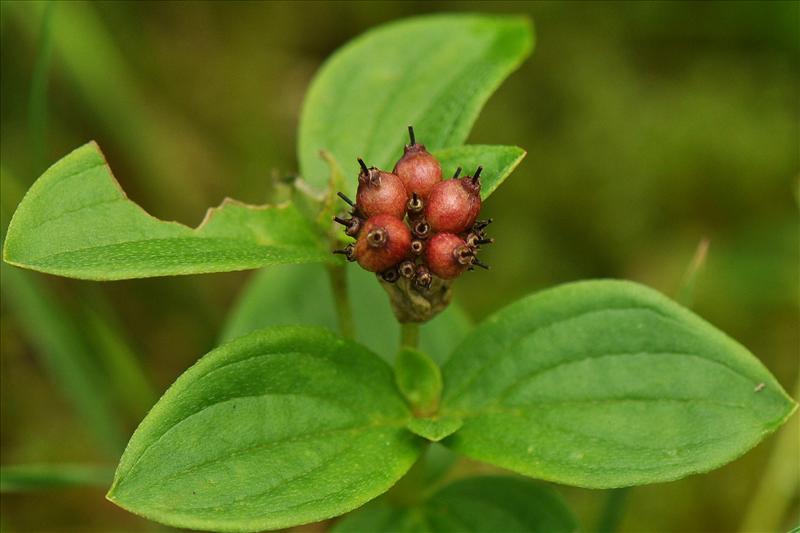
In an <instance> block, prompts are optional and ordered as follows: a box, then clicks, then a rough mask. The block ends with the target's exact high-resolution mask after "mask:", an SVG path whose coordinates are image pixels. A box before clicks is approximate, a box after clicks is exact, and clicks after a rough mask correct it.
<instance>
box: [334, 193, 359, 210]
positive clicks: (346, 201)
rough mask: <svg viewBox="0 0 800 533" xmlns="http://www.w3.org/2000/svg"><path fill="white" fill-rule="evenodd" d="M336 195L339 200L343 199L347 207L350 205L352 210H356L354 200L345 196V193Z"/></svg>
mask: <svg viewBox="0 0 800 533" xmlns="http://www.w3.org/2000/svg"><path fill="white" fill-rule="evenodd" d="M336 194H337V195H338V196H339V198H341V199H342V200H344V202H345V203H346V204H347V205H349V206H350V207H352V208H355V207H356V204H355V203H354V202H353V200H351V199H350V198H348V197H347V195H345V194H344V193H343V192H337V193H336Z"/></svg>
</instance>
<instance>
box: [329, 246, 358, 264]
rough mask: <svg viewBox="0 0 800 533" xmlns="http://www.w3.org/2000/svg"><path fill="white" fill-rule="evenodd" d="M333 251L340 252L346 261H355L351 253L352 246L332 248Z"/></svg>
mask: <svg viewBox="0 0 800 533" xmlns="http://www.w3.org/2000/svg"><path fill="white" fill-rule="evenodd" d="M333 253H335V254H341V255H343V256H345V257H346V258H347V260H348V261H355V260H356V258H355V257H354V255H353V246H352V245H347V246H346V247H344V248H342V249H341V250H334V251H333Z"/></svg>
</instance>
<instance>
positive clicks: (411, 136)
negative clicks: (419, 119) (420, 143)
mask: <svg viewBox="0 0 800 533" xmlns="http://www.w3.org/2000/svg"><path fill="white" fill-rule="evenodd" d="M408 140H410V141H411V144H410V145H409V146H414V145H415V144H417V139H416V138H415V137H414V126H409V127H408Z"/></svg>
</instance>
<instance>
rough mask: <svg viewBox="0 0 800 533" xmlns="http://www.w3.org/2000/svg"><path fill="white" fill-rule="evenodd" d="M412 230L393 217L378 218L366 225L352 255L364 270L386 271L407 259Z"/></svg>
mask: <svg viewBox="0 0 800 533" xmlns="http://www.w3.org/2000/svg"><path fill="white" fill-rule="evenodd" d="M410 249H411V231H410V230H409V229H408V226H406V225H405V224H404V223H403V221H402V220H401V219H399V218H397V217H395V216H392V215H385V214H384V215H375V216H374V217H370V218H368V219H367V221H366V222H364V224H363V226H362V228H361V231H360V233H359V235H358V240H357V241H356V247H355V251H354V253H353V255H354V256H355V258H356V261H358V264H359V265H361V267H362V268H364V270H369V271H370V272H383V271H385V270H387V269H389V268H391V267H393V266H395V265H396V264H397V263H399V262H400V261H402V260H403V259H405V258H406V257H408V254H409V251H410Z"/></svg>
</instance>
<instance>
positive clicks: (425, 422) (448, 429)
mask: <svg viewBox="0 0 800 533" xmlns="http://www.w3.org/2000/svg"><path fill="white" fill-rule="evenodd" d="M462 425H464V421H463V420H461V419H460V418H454V417H450V416H443V417H431V418H412V419H411V420H410V421H409V423H408V429H409V431H411V432H412V433H414V434H415V435H419V436H420V437H422V438H424V439H428V440H429V441H431V442H439V441H440V440H442V439H444V438H445V437H449V436H450V435H452V434H453V433H455V432H456V431H458V430H459V429H460V428H461V426H462Z"/></svg>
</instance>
